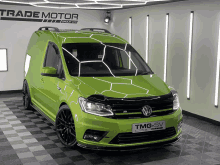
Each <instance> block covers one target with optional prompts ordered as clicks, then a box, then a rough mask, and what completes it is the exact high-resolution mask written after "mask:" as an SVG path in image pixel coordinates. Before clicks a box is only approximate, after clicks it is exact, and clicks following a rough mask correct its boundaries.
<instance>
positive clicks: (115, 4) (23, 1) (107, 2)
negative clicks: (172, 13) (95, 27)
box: [0, 0, 184, 10]
mask: <svg viewBox="0 0 220 165" xmlns="http://www.w3.org/2000/svg"><path fill="white" fill-rule="evenodd" d="M176 1H184V0H0V5H1V4H6V5H22V6H23V5H25V6H35V7H44V8H57V9H71V8H79V9H96V10H97V9H101V10H111V9H126V8H134V7H140V6H149V5H157V4H162V3H170V2H176Z"/></svg>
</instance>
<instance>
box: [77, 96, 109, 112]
mask: <svg viewBox="0 0 220 165" xmlns="http://www.w3.org/2000/svg"><path fill="white" fill-rule="evenodd" d="M79 104H80V107H81V109H82V110H83V111H84V112H86V113H90V114H93V115H98V116H112V115H113V112H112V109H111V106H110V105H107V106H106V105H104V104H100V103H94V102H91V101H88V100H87V99H85V98H83V97H80V98H79Z"/></svg>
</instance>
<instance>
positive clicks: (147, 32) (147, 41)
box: [146, 15, 149, 63]
mask: <svg viewBox="0 0 220 165" xmlns="http://www.w3.org/2000/svg"><path fill="white" fill-rule="evenodd" d="M148 53H149V15H147V18H146V63H148Z"/></svg>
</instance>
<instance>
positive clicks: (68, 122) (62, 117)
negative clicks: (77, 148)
mask: <svg viewBox="0 0 220 165" xmlns="http://www.w3.org/2000/svg"><path fill="white" fill-rule="evenodd" d="M56 131H57V134H58V137H59V139H60V140H61V142H62V143H63V144H64V145H66V146H73V145H75V143H76V132H75V124H74V121H73V117H72V114H71V111H70V110H69V109H63V110H62V111H60V112H59V113H58V116H57V119H56Z"/></svg>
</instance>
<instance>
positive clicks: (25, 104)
mask: <svg viewBox="0 0 220 165" xmlns="http://www.w3.org/2000/svg"><path fill="white" fill-rule="evenodd" d="M27 100H28V96H27V86H26V85H24V89H23V105H24V107H25V108H26V107H27Z"/></svg>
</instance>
